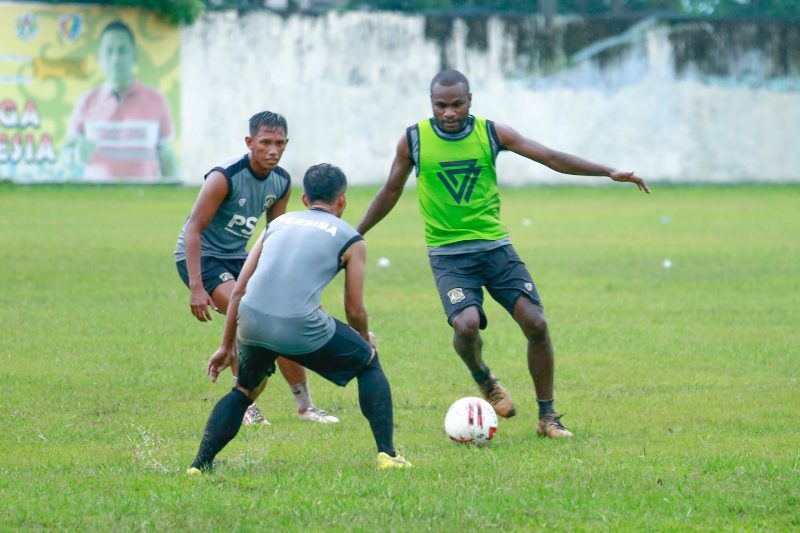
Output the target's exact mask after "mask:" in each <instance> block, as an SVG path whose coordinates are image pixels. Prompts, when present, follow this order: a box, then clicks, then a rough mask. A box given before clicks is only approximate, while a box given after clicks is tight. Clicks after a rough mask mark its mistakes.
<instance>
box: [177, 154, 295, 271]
mask: <svg viewBox="0 0 800 533" xmlns="http://www.w3.org/2000/svg"><path fill="white" fill-rule="evenodd" d="M214 170H218V171H219V172H221V173H222V175H223V176H225V179H226V180H227V181H228V195H227V196H226V197H225V199H224V200H223V201H222V203H221V204H220V206H219V209H217V212H216V213H215V214H214V217H213V218H212V219H211V222H209V224H208V226H206V228H205V229H204V230H203V232H202V233H201V234H200V253H201V256H202V257H217V258H220V259H244V258H246V257H247V241H248V240H249V239H250V236H251V235H253V230H255V227H256V224H257V223H258V219H259V218H260V217H261V214H262V213H264V212H265V211H267V210H269V208H270V207H272V205H273V204H274V203H275V202H277V201H278V200H280V199H281V198H283V197H284V196H286V193H287V191H288V190H289V185H290V184H291V179H290V177H289V173H288V172H286V171H285V170H284V169H282V168H281V167H277V168H276V169H275V170H273V171H272V172H270V173H269V174H267V175H266V176H265V177H260V176H256V175H255V174H254V173H253V171H252V169H251V168H250V160H249V158H248V157H247V156H246V155H245V156H244V157H240V158H236V159H231V160H228V161H226V162H225V163H223V164H222V165H220V166H218V167H214V168H213V169H211V170H210V171H209V172H208V174H211V172H213V171H214ZM208 174H206V175H205V178H208ZM186 220H187V221H188V220H189V218H188V217H187V218H186ZM185 233H186V223H185V222H184V224H183V228H182V229H181V233H180V235H178V243H177V244H176V246H175V261H183V260H185V259H186V245H185V240H184V239H185V238H184V234H185Z"/></svg>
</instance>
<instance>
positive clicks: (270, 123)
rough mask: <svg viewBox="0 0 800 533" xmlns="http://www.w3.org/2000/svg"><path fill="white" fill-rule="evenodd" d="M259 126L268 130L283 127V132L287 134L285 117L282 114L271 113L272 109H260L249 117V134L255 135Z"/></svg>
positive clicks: (287, 127)
mask: <svg viewBox="0 0 800 533" xmlns="http://www.w3.org/2000/svg"><path fill="white" fill-rule="evenodd" d="M261 128H267V129H268V130H273V129H278V128H281V129H283V134H284V135H286V136H287V137H288V136H289V126H288V125H287V124H286V119H285V118H284V117H283V115H280V114H278V113H273V112H272V111H262V112H261V113H256V114H255V115H253V116H252V117H250V136H251V137H255V136H256V134H257V133H258V132H259V130H260V129H261Z"/></svg>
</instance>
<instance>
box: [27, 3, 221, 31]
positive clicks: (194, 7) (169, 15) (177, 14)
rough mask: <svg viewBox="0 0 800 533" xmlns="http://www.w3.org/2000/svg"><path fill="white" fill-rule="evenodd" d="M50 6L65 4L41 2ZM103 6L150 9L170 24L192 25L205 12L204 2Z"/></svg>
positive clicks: (114, 4)
mask: <svg viewBox="0 0 800 533" xmlns="http://www.w3.org/2000/svg"><path fill="white" fill-rule="evenodd" d="M39 1H44V2H47V3H50V4H60V3H63V2H61V1H59V0H39ZM70 3H73V4H95V5H96V4H99V3H101V2H98V1H96V0H95V1H91V0H72V1H71V2H70ZM102 4H104V5H106V6H108V5H112V6H119V7H141V8H144V9H149V10H151V11H152V12H153V13H155V14H156V15H157V16H159V17H161V18H163V19H164V20H166V21H167V22H169V23H170V24H174V25H176V26H177V25H179V24H191V23H192V22H194V21H195V20H196V19H197V17H199V16H200V14H201V13H202V12H203V11H204V10H205V8H206V2H205V1H204V0H106V1H105V2H102Z"/></svg>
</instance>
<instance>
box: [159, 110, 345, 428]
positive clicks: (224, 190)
mask: <svg viewBox="0 0 800 533" xmlns="http://www.w3.org/2000/svg"><path fill="white" fill-rule="evenodd" d="M287 133H288V128H287V124H286V119H285V118H283V117H282V116H281V115H278V114H276V113H271V112H269V111H264V112H262V113H257V114H255V115H253V116H252V117H251V118H250V135H249V136H247V137H245V143H246V144H247V147H248V149H249V152H248V153H247V154H246V155H245V156H243V157H239V158H235V159H232V160H229V161H226V162H225V163H223V164H221V165H219V166H217V167H214V168H213V169H212V170H211V171H210V172H209V173H208V174H206V176H205V183H203V188H202V189H201V190H200V194H199V195H198V197H197V201H196V202H195V205H194V208H193V209H192V213H191V215H189V217H188V219H187V220H186V223H185V224H184V226H183V229H182V230H181V233H180V235H179V236H178V243H177V245H176V247H175V261H176V265H177V268H178V273H179V274H180V276H181V278H182V279H183V281H184V283H185V284H186V285H187V286H188V287H189V289H190V297H189V298H190V302H189V305H190V308H191V311H192V314H193V315H194V316H195V317H197V319H198V320H200V321H201V322H205V321H207V320H211V313H210V312H209V309H208V306H211V307H212V308H213V309H215V310H217V311H219V312H221V313H225V312H226V310H227V308H228V301H229V300H230V295H231V291H233V286H234V283H235V282H236V278H237V277H238V276H239V271H240V270H241V269H242V265H243V264H244V260H245V259H246V258H247V248H246V246H247V242H248V239H249V238H250V237H251V235H252V234H253V231H254V230H255V227H256V224H257V222H258V219H259V218H260V217H261V214H262V213H264V212H266V218H267V223H269V222H270V221H272V220H273V219H274V218H276V217H278V216H280V215H282V214H283V213H285V212H286V205H287V203H288V200H289V196H290V193H291V179H290V178H289V174H288V173H287V172H286V171H285V170H284V169H282V168H281V167H279V166H278V162H279V161H280V158H281V156H282V155H283V151H284V149H285V148H286V144H287V143H288V141H289V139H288V138H287ZM278 367H279V368H280V370H281V373H282V374H283V377H284V378H285V379H286V382H287V383H288V384H289V388H290V389H291V391H292V393H293V394H292V395H293V397H294V399H295V402H296V403H297V411H298V414H299V415H300V417H301V418H303V419H305V420H311V421H314V422H321V423H336V422H338V421H339V419H338V418H336V417H335V416H332V415H329V414H328V413H326V412H325V411H323V410H322V409H318V408H317V407H316V406H315V405H314V403H313V401H312V400H311V393H310V392H309V389H308V382H307V380H306V372H305V369H304V368H303V367H302V366H300V365H298V364H296V363H293V362H292V361H289V360H288V359H284V358H281V359H279V360H278ZM254 423H267V421H266V419H265V418H264V417H263V416H262V415H261V412H260V411H259V410H258V407H256V405H255V404H253V405H252V406H250V408H249V409H248V411H247V413H246V414H245V424H254Z"/></svg>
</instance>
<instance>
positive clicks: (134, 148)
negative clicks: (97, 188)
mask: <svg viewBox="0 0 800 533" xmlns="http://www.w3.org/2000/svg"><path fill="white" fill-rule="evenodd" d="M70 131H71V132H73V133H77V134H79V135H82V136H83V137H85V138H86V139H87V140H88V141H90V142H92V143H94V145H95V149H94V151H93V153H92V157H91V159H90V160H89V162H88V163H87V165H86V167H85V168H84V179H86V180H87V181H115V180H140V181H152V180H156V179H158V178H159V176H160V170H159V161H158V148H159V147H160V146H161V145H163V144H166V143H170V142H172V139H173V136H174V127H173V124H172V115H171V114H170V110H169V104H168V103H167V100H166V99H165V98H164V96H163V95H162V94H161V93H159V92H158V91H156V90H155V89H151V88H150V87H147V86H145V85H143V84H141V83H139V82H138V81H134V82H133V83H132V84H131V86H130V88H129V89H128V91H127V92H125V94H123V95H121V96H118V95H117V94H115V93H114V92H113V91H112V90H111V88H110V87H109V86H108V85H106V84H103V85H100V86H98V87H97V88H95V89H93V90H91V91H89V92H87V93H85V94H83V95H82V96H81V98H80V99H79V100H78V102H77V103H76V104H75V108H74V109H73V113H72V120H71V122H70Z"/></svg>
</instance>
